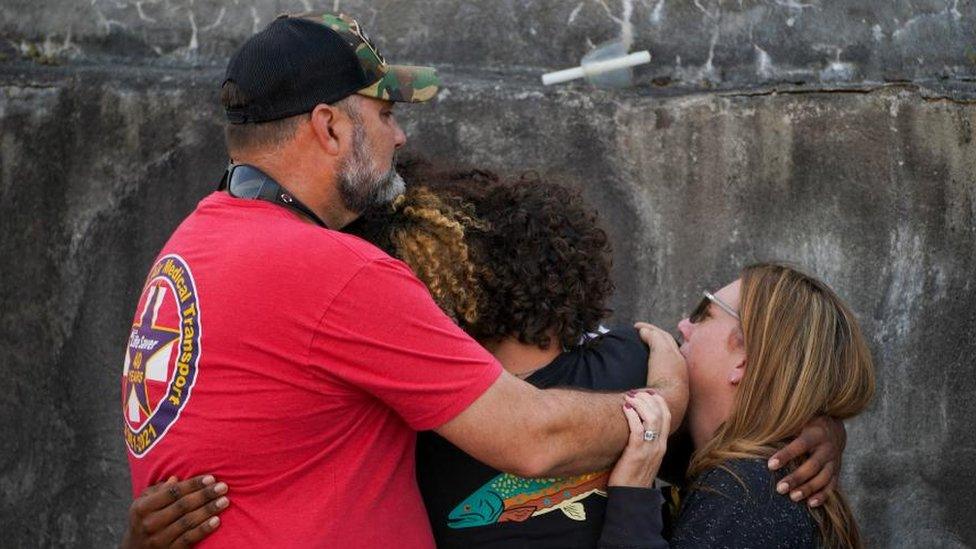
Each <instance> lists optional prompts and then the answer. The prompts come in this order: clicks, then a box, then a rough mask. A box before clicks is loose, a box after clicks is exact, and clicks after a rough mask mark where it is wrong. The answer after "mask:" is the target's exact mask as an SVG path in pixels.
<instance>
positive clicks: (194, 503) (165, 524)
mask: <svg viewBox="0 0 976 549" xmlns="http://www.w3.org/2000/svg"><path fill="white" fill-rule="evenodd" d="M226 493H227V485H226V484H224V483H223V482H217V480H216V479H215V478H214V477H213V476H212V475H201V476H198V477H193V478H191V479H187V480H184V481H178V480H177V478H176V477H170V478H169V479H168V480H166V481H165V482H161V483H159V484H155V485H153V486H150V487H148V488H146V489H145V491H143V492H142V494H141V495H140V496H139V497H138V498H136V500H135V501H133V502H132V505H130V506H129V530H128V531H127V532H126V533H125V537H123V538H122V547H123V548H124V549H138V548H143V547H189V546H191V545H193V544H195V543H197V542H199V541H200V540H202V539H203V538H205V537H207V536H209V535H210V534H212V533H213V531H214V530H216V529H217V527H218V526H220V517H218V516H217V515H218V514H220V513H221V512H223V511H224V509H226V508H227V506H228V505H230V500H228V499H227V497H226V496H224V494H226Z"/></svg>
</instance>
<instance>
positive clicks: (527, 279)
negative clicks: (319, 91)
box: [352, 165, 691, 548]
mask: <svg viewBox="0 0 976 549" xmlns="http://www.w3.org/2000/svg"><path fill="white" fill-rule="evenodd" d="M401 171H402V172H403V173H404V174H405V175H406V177H407V178H408V180H411V181H423V182H424V183H423V186H420V187H408V189H407V192H406V194H405V195H404V196H403V197H401V198H400V199H399V201H398V202H397V203H395V205H394V209H393V213H392V215H391V214H390V213H389V212H386V211H374V212H371V213H368V214H366V217H365V218H364V222H363V223H361V224H359V225H357V226H354V227H353V228H352V231H353V232H356V233H358V234H360V235H361V236H363V237H364V238H366V239H367V240H369V241H371V242H373V243H375V244H377V245H379V246H380V247H382V248H384V249H386V251H387V252H388V253H390V254H391V255H394V256H396V257H399V258H400V259H402V260H403V261H404V262H405V263H407V265H409V266H410V267H411V269H413V270H414V271H415V272H416V273H417V274H418V277H419V278H420V279H421V280H423V281H424V283H425V284H426V285H427V286H428V288H430V290H431V294H432V296H433V298H434V301H435V302H437V303H438V304H439V305H440V306H441V308H442V309H444V311H445V312H446V313H447V314H448V315H449V316H451V317H452V318H454V319H455V321H456V322H458V323H459V324H460V325H461V327H462V328H463V329H464V330H465V331H466V332H468V333H469V334H471V335H472V336H473V337H474V338H475V339H476V340H478V342H479V343H481V344H482V345H484V346H485V348H487V349H488V350H489V351H491V353H492V354H493V355H495V356H496V357H497V358H498V359H499V362H501V364H502V366H503V367H504V368H505V369H507V370H508V371H509V372H511V373H513V374H515V375H517V376H519V377H521V378H523V379H525V380H526V381H527V382H529V383H531V384H533V385H535V386H537V387H539V388H549V387H560V386H563V387H566V386H571V387H580V388H587V389H592V390H602V391H621V390H628V389H635V388H639V387H643V385H644V383H645V381H644V380H645V379H646V377H647V358H648V348H647V347H646V345H645V344H644V343H643V342H642V341H641V339H640V337H639V336H638V333H637V331H636V330H635V329H634V328H633V327H630V326H627V327H620V328H615V329H611V330H606V329H604V328H602V326H601V325H600V322H601V321H602V320H603V319H605V318H606V316H607V314H608V313H609V312H610V311H609V309H608V308H607V307H606V302H607V300H608V299H609V298H610V296H611V294H612V292H613V283H612V282H611V278H610V267H611V248H610V244H609V241H608V238H607V235H606V233H605V231H604V230H603V229H602V228H601V227H600V223H599V218H598V215H597V212H596V211H595V210H594V209H592V208H590V207H588V206H587V205H586V204H585V202H584V201H583V198H582V196H581V195H580V193H579V192H578V191H576V190H574V189H571V188H569V187H566V186H564V185H559V184H556V183H553V182H547V181H542V180H540V179H539V178H537V177H523V178H521V179H519V180H499V178H498V177H497V176H495V175H494V174H491V173H488V172H484V171H469V172H455V173H447V174H444V173H437V172H432V171H430V170H429V168H428V167H426V166H423V165H421V166H419V167H418V166H416V165H414V166H407V167H406V169H401ZM367 228H368V229H367ZM432 266H437V268H432ZM671 443H672V446H674V445H678V446H679V448H677V450H676V451H674V450H673V451H672V452H671V454H670V460H669V463H668V464H667V465H666V467H667V468H668V470H667V471H665V472H664V476H667V477H669V478H672V479H674V480H680V479H681V478H682V477H683V471H684V469H685V468H686V467H687V465H688V459H689V458H690V453H691V441H690V440H688V439H687V438H686V437H677V438H675V440H672V441H671ZM608 474H609V472H608V471H607V472H595V473H593V474H590V475H579V476H576V477H569V478H547V479H521V478H519V477H516V476H514V475H510V474H505V473H503V472H502V471H499V470H497V469H495V468H493V467H491V466H489V465H486V464H484V463H481V462H479V461H478V460H476V459H474V458H472V457H470V456H469V455H468V454H466V453H465V452H464V451H462V450H461V449H459V448H457V447H456V446H454V445H453V444H451V443H450V442H449V441H447V440H446V439H444V438H443V437H441V436H439V435H437V434H436V433H433V432H426V433H420V435H419V436H418V440H417V480H418V484H419V486H420V490H421V495H422V496H423V498H424V505H425V506H426V508H427V513H428V515H429V517H430V520H431V526H432V529H433V532H434V537H435V540H436V542H437V545H438V547H457V548H462V547H467V548H470V547H523V546H531V547H595V546H596V545H597V543H598V540H599V538H600V533H601V529H602V527H603V522H604V515H605V511H606V503H607V499H606V496H607V494H608V491H614V490H618V491H621V489H618V488H615V487H610V488H609V490H608V487H607V477H608ZM623 490H626V488H623ZM639 541H641V542H643V541H645V540H643V539H640V540H639Z"/></svg>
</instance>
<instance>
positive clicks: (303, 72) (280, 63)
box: [221, 14, 440, 124]
mask: <svg viewBox="0 0 976 549" xmlns="http://www.w3.org/2000/svg"><path fill="white" fill-rule="evenodd" d="M229 83H233V84H234V85H235V87H236V89H235V90H233V92H231V90H229V89H225V90H224V91H227V92H228V93H227V95H226V98H225V97H224V93H223V92H222V94H221V95H222V98H223V99H222V100H224V103H225V107H224V108H225V112H226V114H227V119H228V121H230V123H231V124H247V123H261V122H268V121H271V120H278V119H281V118H287V117H289V116H294V115H297V114H302V113H306V112H309V111H311V110H312V109H314V108H315V106H316V105H318V104H321V103H334V102H336V101H339V100H341V99H343V98H345V97H348V96H349V95H351V94H354V93H356V94H360V95H364V96H367V97H375V98H378V99H385V100H388V101H408V102H419V101H427V100H429V99H431V98H433V97H434V96H435V95H437V90H438V87H439V86H440V79H439V78H438V76H437V73H436V71H435V70H434V69H433V68H431V67H410V66H404V65H390V64H387V62H386V60H385V59H383V56H382V55H380V53H379V51H377V49H376V47H375V46H374V45H373V43H372V42H371V41H370V40H369V38H368V37H367V36H366V34H365V33H364V32H363V30H362V27H360V25H359V23H357V22H356V21H355V20H354V19H352V18H350V17H348V16H346V15H341V14H340V15H333V14H324V15H308V14H302V15H295V16H291V15H282V16H280V17H278V18H277V19H275V20H274V21H272V22H271V23H270V24H269V25H268V26H267V27H266V28H265V29H264V30H262V31H261V32H259V33H257V34H255V35H254V36H252V37H251V38H249V39H248V40H247V41H246V42H245V43H244V44H243V45H242V46H241V47H240V48H239V49H238V50H237V51H236V52H235V53H234V55H233V56H232V57H231V59H230V63H228V65H227V73H226V75H225V78H224V83H223V84H222V87H224V88H226V86H227V85H228V84H229Z"/></svg>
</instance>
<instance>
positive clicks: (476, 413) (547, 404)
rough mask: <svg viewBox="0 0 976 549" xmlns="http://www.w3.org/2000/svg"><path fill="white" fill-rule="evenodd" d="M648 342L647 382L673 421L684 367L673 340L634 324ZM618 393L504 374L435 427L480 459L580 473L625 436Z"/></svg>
mask: <svg viewBox="0 0 976 549" xmlns="http://www.w3.org/2000/svg"><path fill="white" fill-rule="evenodd" d="M637 328H638V330H639V331H640V334H641V338H642V339H643V340H644V342H645V343H647V344H648V345H649V346H650V348H651V352H650V356H649V358H648V367H647V371H648V380H647V381H648V386H650V387H653V388H654V389H655V390H656V391H657V392H658V394H660V395H661V396H662V397H663V398H664V400H665V401H666V402H667V404H668V408H669V409H670V411H671V415H672V417H674V418H676V419H675V421H677V422H678V423H680V421H681V418H682V417H683V416H684V412H685V407H686V406H687V403H688V371H687V368H686V366H685V361H684V358H683V357H682V356H681V353H679V352H678V347H677V345H676V344H675V341H674V338H673V337H671V335H670V334H668V333H667V332H664V331H663V330H661V329H659V328H656V327H654V326H652V325H650V324H639V325H638V326H637ZM623 404H624V398H623V394H601V393H588V392H583V391H574V390H569V389H548V390H540V389H536V388H535V387H533V386H532V385H529V384H528V383H525V382H523V381H521V380H519V379H518V378H515V377H514V376H511V375H509V374H508V373H502V376H501V377H500V378H499V379H498V380H497V381H496V382H495V384H494V385H492V386H491V387H490V388H489V389H488V390H487V391H486V392H485V393H484V394H483V395H482V396H481V397H480V398H479V399H478V400H476V401H475V402H474V403H473V404H471V406H469V407H468V408H467V409H465V410H464V411H463V412H461V413H460V414H459V415H458V416H456V417H455V418H454V419H452V420H451V421H448V422H447V423H445V424H444V425H442V426H441V427H439V428H438V429H436V431H437V433H438V434H440V435H441V436H443V437H444V438H446V439H448V440H450V441H451V442H452V443H454V445H455V446H458V447H459V448H461V449H462V450H464V451H465V452H467V453H468V454H470V455H471V456H473V457H475V458H476V459H478V460H479V461H482V462H484V463H487V464H488V465H491V466H493V467H495V468H496V469H500V470H502V471H508V472H511V473H514V474H517V475H519V476H524V477H538V476H549V475H553V476H557V475H567V474H578V473H586V472H590V471H597V470H600V469H605V468H607V467H609V466H610V465H611V464H612V463H613V462H614V460H616V458H617V457H618V456H619V455H620V452H621V451H622V450H623V447H624V444H625V443H626V441H627V435H628V427H627V422H626V420H625V418H624V416H623V414H622V413H621V406H622V405H623Z"/></svg>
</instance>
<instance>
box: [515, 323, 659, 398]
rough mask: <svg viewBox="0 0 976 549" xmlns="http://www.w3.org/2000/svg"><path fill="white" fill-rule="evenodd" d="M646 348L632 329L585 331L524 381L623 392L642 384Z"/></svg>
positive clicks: (545, 385)
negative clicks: (571, 346)
mask: <svg viewBox="0 0 976 549" xmlns="http://www.w3.org/2000/svg"><path fill="white" fill-rule="evenodd" d="M647 355H648V350H647V347H646V346H645V345H644V343H643V342H642V341H641V339H640V336H639V335H638V334H637V331H636V330H634V329H633V328H614V329H611V330H606V331H601V332H600V333H596V334H589V335H587V336H586V338H584V340H583V341H582V342H581V343H580V345H578V346H576V347H574V348H573V349H570V350H568V351H566V352H564V353H562V354H561V355H559V356H558V357H557V358H556V359H555V360H553V361H552V362H551V363H550V364H549V365H547V366H545V367H544V368H542V369H541V370H539V371H537V372H535V373H534V374H532V375H531V376H529V377H528V378H527V379H526V381H528V382H529V383H532V384H533V385H535V386H537V387H542V388H546V387H558V386H564V387H583V388H586V389H595V390H598V391H623V390H627V389H634V388H637V387H643V386H644V385H645V383H646V380H647Z"/></svg>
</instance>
